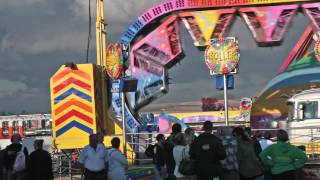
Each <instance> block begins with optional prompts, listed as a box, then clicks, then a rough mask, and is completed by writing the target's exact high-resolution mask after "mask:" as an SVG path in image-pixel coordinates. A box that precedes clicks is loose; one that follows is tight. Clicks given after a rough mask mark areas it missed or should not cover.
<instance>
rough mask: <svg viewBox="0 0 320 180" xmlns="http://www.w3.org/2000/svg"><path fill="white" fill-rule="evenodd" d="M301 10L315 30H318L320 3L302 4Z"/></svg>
mask: <svg viewBox="0 0 320 180" xmlns="http://www.w3.org/2000/svg"><path fill="white" fill-rule="evenodd" d="M302 7H303V11H304V12H305V14H306V15H307V16H308V17H309V19H310V20H311V23H312V26H313V27H314V29H315V30H316V31H320V3H310V4H304V5H303V6H302Z"/></svg>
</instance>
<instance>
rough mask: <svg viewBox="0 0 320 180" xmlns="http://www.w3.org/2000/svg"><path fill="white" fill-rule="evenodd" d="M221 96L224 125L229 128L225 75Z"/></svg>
mask: <svg viewBox="0 0 320 180" xmlns="http://www.w3.org/2000/svg"><path fill="white" fill-rule="evenodd" d="M223 95H224V119H225V125H226V126H229V119H228V118H229V114H228V113H229V111H228V96H227V74H223Z"/></svg>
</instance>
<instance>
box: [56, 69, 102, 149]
mask: <svg viewBox="0 0 320 180" xmlns="http://www.w3.org/2000/svg"><path fill="white" fill-rule="evenodd" d="M76 66H77V69H74V70H71V69H70V68H69V67H64V66H62V67H61V68H60V69H59V70H58V71H57V72H56V73H55V74H54V75H53V76H52V78H51V79H50V90H51V109H52V121H53V123H52V128H53V131H52V133H53V138H54V141H55V143H56V146H57V147H58V148H59V149H75V148H82V147H84V146H86V145H87V144H88V137H89V134H91V133H96V107H95V98H96V97H95V94H94V92H95V87H94V71H93V65H92V64H78V65H76ZM70 79H71V80H70ZM88 109H90V111H88Z"/></svg>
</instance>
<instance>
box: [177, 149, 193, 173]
mask: <svg viewBox="0 0 320 180" xmlns="http://www.w3.org/2000/svg"><path fill="white" fill-rule="evenodd" d="M178 170H179V172H180V173H181V174H184V175H194V174H196V166H195V161H194V160H192V159H187V158H185V149H183V151H182V160H181V162H180V165H179V169H178Z"/></svg>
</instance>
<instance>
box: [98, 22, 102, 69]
mask: <svg viewBox="0 0 320 180" xmlns="http://www.w3.org/2000/svg"><path fill="white" fill-rule="evenodd" d="M99 25H100V30H99V39H100V44H99V46H100V66H101V67H103V57H102V56H103V45H102V26H103V24H102V23H101V22H100V23H99Z"/></svg>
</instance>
